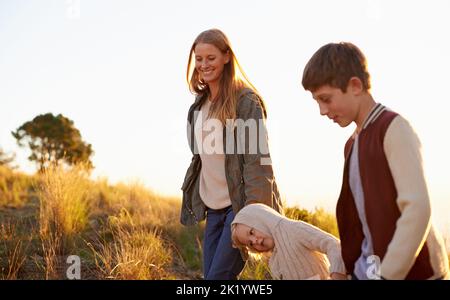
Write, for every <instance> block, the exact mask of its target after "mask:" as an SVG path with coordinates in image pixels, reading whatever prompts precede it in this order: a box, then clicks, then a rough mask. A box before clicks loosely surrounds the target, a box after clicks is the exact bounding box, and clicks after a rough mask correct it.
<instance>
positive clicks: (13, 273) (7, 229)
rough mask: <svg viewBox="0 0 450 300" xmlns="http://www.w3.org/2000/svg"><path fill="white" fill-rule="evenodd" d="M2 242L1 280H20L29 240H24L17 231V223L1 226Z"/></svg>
mask: <svg viewBox="0 0 450 300" xmlns="http://www.w3.org/2000/svg"><path fill="white" fill-rule="evenodd" d="M0 241H1V246H2V247H3V249H2V251H1V252H0V253H1V256H0V279H7V280H11V279H18V275H19V272H20V271H21V269H22V267H23V265H24V263H25V260H26V258H27V255H26V251H27V248H28V246H29V244H30V240H29V239H22V238H21V237H20V236H19V235H18V234H17V230H16V224H15V223H9V222H8V223H4V224H1V225H0Z"/></svg>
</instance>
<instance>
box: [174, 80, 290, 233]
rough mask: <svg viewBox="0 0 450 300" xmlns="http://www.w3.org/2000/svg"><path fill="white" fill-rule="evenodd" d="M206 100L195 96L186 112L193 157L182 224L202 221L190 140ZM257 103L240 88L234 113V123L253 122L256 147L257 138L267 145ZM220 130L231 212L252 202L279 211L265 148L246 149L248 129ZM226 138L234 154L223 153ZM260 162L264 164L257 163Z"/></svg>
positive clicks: (203, 208)
mask: <svg viewBox="0 0 450 300" xmlns="http://www.w3.org/2000/svg"><path fill="white" fill-rule="evenodd" d="M206 98H207V97H206V96H201V95H200V96H197V97H196V99H195V102H194V104H192V106H191V107H190V109H189V112H188V128H187V130H188V140H189V144H190V148H191V151H192V153H193V157H192V161H191V164H190V166H189V168H188V170H187V172H186V176H185V178H184V182H183V186H182V187H181V189H182V191H183V201H182V207H181V218H180V221H181V223H182V224H183V225H195V224H198V223H199V222H200V221H202V220H204V219H205V215H206V206H205V204H204V202H203V201H202V199H201V198H200V193H199V184H200V180H199V179H200V176H199V175H200V170H201V167H202V166H201V164H202V162H201V159H200V155H199V154H198V153H196V152H198V150H197V151H196V147H197V145H196V142H195V138H194V124H195V121H196V116H197V114H195V112H196V111H197V112H198V111H199V110H200V108H201V106H202V104H203V103H204V102H205V101H206ZM260 101H261V100H260V98H259V97H258V96H257V95H256V94H255V93H254V92H253V91H252V90H250V89H243V90H242V92H241V93H240V96H239V99H238V105H237V113H236V119H237V120H239V119H241V120H243V121H244V122H245V121H247V120H249V119H253V120H255V121H256V122H255V124H257V130H258V145H260V143H259V142H260V141H259V139H261V138H262V139H264V140H263V141H262V142H263V143H264V142H266V143H267V134H266V128H265V117H266V112H265V111H264V110H263V108H262V106H261V104H260V103H261V102H260ZM259 120H261V121H259ZM223 130H224V134H223V138H224V142H223V145H224V153H225V176H226V180H227V184H228V191H229V195H230V200H231V204H232V207H233V211H234V213H235V214H236V213H237V212H238V211H239V210H240V209H241V208H242V207H244V206H245V205H247V204H249V203H253V202H260V203H264V204H267V205H269V206H270V207H273V208H274V209H275V210H277V211H279V212H280V211H282V202H281V199H280V194H279V191H278V188H277V185H276V183H275V178H274V175H273V170H272V165H271V164H270V163H269V164H267V163H266V162H267V161H270V154H269V153H268V152H269V151H268V148H267V151H264V150H263V149H260V147H259V146H258V147H257V150H256V151H255V149H254V148H250V143H248V142H247V143H245V140H247V141H248V140H249V134H250V133H247V132H249V131H250V130H244V134H242V131H240V132H241V133H236V131H237V129H236V126H224V129H223ZM227 136H229V137H230V138H229V139H228V140H229V142H233V140H234V143H232V146H231V147H234V151H231V152H232V153H227V151H226V140H227V138H226V137H227ZM231 137H232V138H231ZM243 139H245V140H243ZM239 143H240V145H245V146H241V147H242V148H241V150H240V151H239V150H238V144H239ZM233 144H234V145H233ZM249 148H250V149H249ZM239 153H241V154H239ZM261 158H263V160H261ZM262 161H264V162H265V163H263V164H261V162H262Z"/></svg>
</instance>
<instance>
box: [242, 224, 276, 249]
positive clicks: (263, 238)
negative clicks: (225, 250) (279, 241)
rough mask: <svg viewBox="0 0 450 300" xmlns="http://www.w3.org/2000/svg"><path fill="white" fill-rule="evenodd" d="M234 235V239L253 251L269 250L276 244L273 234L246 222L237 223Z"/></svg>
mask: <svg viewBox="0 0 450 300" xmlns="http://www.w3.org/2000/svg"><path fill="white" fill-rule="evenodd" d="M233 235H234V240H236V241H237V242H239V244H240V245H242V246H245V247H247V248H249V250H251V251H255V252H267V251H270V250H272V249H273V248H274V246H275V243H274V241H273V238H272V237H271V236H269V235H267V234H264V233H262V232H261V231H258V230H256V229H255V228H252V227H250V226H247V225H244V224H240V223H238V224H236V225H235V228H234V231H233Z"/></svg>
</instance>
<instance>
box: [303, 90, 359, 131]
mask: <svg viewBox="0 0 450 300" xmlns="http://www.w3.org/2000/svg"><path fill="white" fill-rule="evenodd" d="M311 94H312V97H313V98H314V99H315V100H316V101H317V103H318V104H319V109H320V114H321V115H322V116H327V117H328V118H329V119H330V120H332V121H333V122H335V123H338V124H339V126H341V127H347V126H348V125H349V124H350V123H352V122H353V121H355V120H356V116H357V115H358V107H359V101H357V98H356V97H355V95H354V92H353V88H352V86H351V84H349V86H348V87H347V91H346V92H345V93H343V92H342V90H341V89H339V88H335V87H331V86H329V85H324V86H321V87H320V88H318V89H317V90H315V91H314V92H311Z"/></svg>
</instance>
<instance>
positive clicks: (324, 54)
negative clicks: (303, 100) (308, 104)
mask: <svg viewBox="0 0 450 300" xmlns="http://www.w3.org/2000/svg"><path fill="white" fill-rule="evenodd" d="M352 77H358V78H359V79H360V80H361V82H362V84H363V87H364V89H365V90H366V91H367V90H369V89H370V74H369V71H368V70H367V60H366V57H365V56H364V54H363V53H362V52H361V50H360V49H359V48H358V47H356V46H355V45H353V44H352V43H347V42H341V43H329V44H326V45H325V46H322V47H321V48H320V49H319V50H317V52H316V53H314V55H313V56H312V57H311V59H310V60H309V62H308V63H307V64H306V66H305V69H304V70H303V78H302V85H303V87H304V88H305V90H308V91H311V92H314V91H315V90H317V89H318V88H320V87H321V86H324V85H330V86H332V87H335V88H340V89H341V91H342V92H343V93H345V92H346V90H347V85H348V82H349V80H350V78H352Z"/></svg>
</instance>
